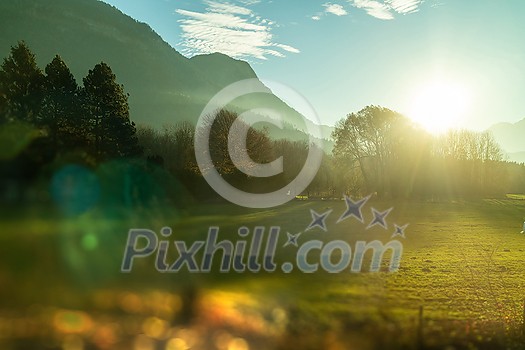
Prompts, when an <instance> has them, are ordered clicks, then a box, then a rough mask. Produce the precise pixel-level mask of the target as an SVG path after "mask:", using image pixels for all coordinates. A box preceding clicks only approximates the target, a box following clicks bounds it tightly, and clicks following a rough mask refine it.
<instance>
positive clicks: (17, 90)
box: [0, 41, 44, 123]
mask: <svg viewBox="0 0 525 350" xmlns="http://www.w3.org/2000/svg"><path fill="white" fill-rule="evenodd" d="M43 81H44V76H43V74H42V71H41V70H40V69H39V68H38V66H37V64H36V59H35V55H34V54H33V53H32V52H31V51H30V50H29V48H28V47H27V45H26V44H25V43H24V42H23V41H21V42H19V43H18V45H16V46H14V47H11V54H10V55H9V56H8V57H7V58H5V59H4V62H3V63H2V66H1V69H0V99H2V100H3V101H0V107H1V106H2V105H3V107H4V115H5V116H6V117H5V119H8V120H9V119H16V120H21V121H27V122H30V123H33V122H35V119H36V117H37V115H38V114H39V111H40V107H41V103H42V97H43ZM0 112H1V111H0Z"/></svg>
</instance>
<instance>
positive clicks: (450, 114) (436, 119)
mask: <svg viewBox="0 0 525 350" xmlns="http://www.w3.org/2000/svg"><path fill="white" fill-rule="evenodd" d="M469 105H470V94H469V91H468V90H467V89H465V88H464V87H463V86H461V85H459V84H456V83H452V82H448V81H434V82H431V83H428V84H425V85H422V86H420V87H419V88H418V89H417V90H416V91H415V92H414V93H413V95H412V98H411V100H410V104H409V110H408V113H407V114H408V116H409V117H410V118H411V119H412V120H414V121H415V122H416V123H419V124H420V125H421V126H423V127H424V128H425V129H426V130H428V131H429V132H431V133H435V134H438V133H442V132H444V131H447V130H449V129H452V128H455V127H458V126H460V125H461V122H462V120H463V119H464V117H465V115H466V113H467V111H468V108H469Z"/></svg>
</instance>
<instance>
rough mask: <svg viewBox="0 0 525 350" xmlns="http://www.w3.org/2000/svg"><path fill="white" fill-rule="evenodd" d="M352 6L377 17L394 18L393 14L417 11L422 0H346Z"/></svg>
mask: <svg viewBox="0 0 525 350" xmlns="http://www.w3.org/2000/svg"><path fill="white" fill-rule="evenodd" d="M348 1H349V2H350V3H351V4H352V6H354V7H356V8H359V9H363V10H365V11H366V13H368V14H369V15H370V16H373V17H375V18H378V19H383V20H389V19H394V16H395V14H409V13H413V12H417V11H418V10H419V5H421V3H422V0H348Z"/></svg>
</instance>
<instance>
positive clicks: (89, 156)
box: [0, 42, 525, 201]
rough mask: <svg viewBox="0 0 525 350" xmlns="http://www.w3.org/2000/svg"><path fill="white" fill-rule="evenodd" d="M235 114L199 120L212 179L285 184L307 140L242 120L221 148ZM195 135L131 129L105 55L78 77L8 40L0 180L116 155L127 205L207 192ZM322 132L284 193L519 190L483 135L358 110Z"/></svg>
mask: <svg viewBox="0 0 525 350" xmlns="http://www.w3.org/2000/svg"><path fill="white" fill-rule="evenodd" d="M237 116H238V115H237V113H235V112H232V111H228V110H224V109H223V110H218V111H216V113H215V115H213V116H208V119H207V120H206V121H205V123H204V124H205V126H206V127H208V128H209V129H210V130H211V132H210V135H209V144H210V156H211V158H212V160H213V164H214V166H215V168H216V169H217V170H218V171H219V173H220V174H221V176H222V177H223V178H224V179H225V180H227V181H228V182H229V183H231V184H232V185H234V186H235V187H237V188H240V189H243V190H245V191H250V192H253V193H267V192H270V191H275V190H277V189H280V188H282V187H284V186H285V185H287V184H289V183H290V182H291V181H292V180H293V179H294V178H295V177H296V176H297V175H298V174H299V172H300V171H301V169H302V167H303V165H304V162H305V160H306V157H307V154H308V150H309V147H312V145H310V144H309V143H308V141H290V140H286V139H279V140H275V139H272V138H271V137H270V136H269V133H268V130H267V129H264V128H257V129H256V128H253V127H247V126H246V127H247V128H248V132H247V140H246V142H245V143H241V144H237V145H228V134H229V132H230V129H231V128H232V126H234V122H235V121H236V120H237ZM235 125H237V127H238V126H239V124H238V123H237V124H235ZM199 132H203V131H202V130H200V129H199V130H195V127H194V125H192V124H190V123H187V122H182V123H177V124H174V125H170V126H165V127H164V129H163V130H156V129H153V128H151V127H148V126H140V127H136V126H135V124H134V123H133V122H132V121H131V120H130V112H129V106H128V95H127V94H126V93H125V91H124V87H123V86H122V85H120V84H118V83H117V80H116V76H115V74H114V73H113V72H112V70H111V68H110V67H109V65H107V64H106V63H104V62H101V63H99V64H97V65H95V67H93V68H92V69H91V70H89V71H88V73H87V75H86V76H85V77H84V78H83V79H82V84H81V85H78V84H77V82H76V80H75V78H74V76H73V75H72V73H71V71H70V70H69V68H68V66H67V64H66V63H65V62H64V61H63V60H62V58H61V57H60V56H59V55H57V56H55V57H54V58H53V60H52V61H51V62H50V63H49V64H48V65H47V66H46V67H45V69H44V70H41V69H40V68H39V67H38V65H37V62H36V58H35V55H34V54H33V53H32V52H31V51H30V49H29V48H28V46H27V45H26V44H25V43H24V42H19V43H18V44H17V45H16V46H13V47H12V48H11V53H10V55H9V56H8V57H6V58H5V59H4V61H3V63H2V65H1V67H0V177H2V178H4V179H6V178H18V179H20V178H25V179H27V180H28V181H31V180H34V179H35V178H37V177H38V176H40V175H42V173H46V169H47V168H46V167H49V164H54V163H57V162H58V163H61V162H62V163H67V162H76V163H80V164H83V165H86V166H88V167H91V168H93V169H96V168H97V167H100V165H103V164H105V163H107V162H109V161H113V160H121V161H123V162H124V163H125V164H127V165H126V166H119V167H117V168H118V169H117V170H111V171H113V172H114V173H118V174H120V175H118V176H117V175H114V176H113V178H114V180H113V182H112V184H113V185H109V186H108V190H107V192H108V193H109V192H112V193H113V192H114V191H117V192H118V191H121V190H123V191H125V192H126V193H125V194H124V195H122V197H123V198H127V199H126V201H129V198H132V197H133V196H137V193H142V195H140V196H142V197H149V198H151V197H153V195H151V193H153V192H155V191H153V190H152V188H153V187H155V186H156V187H157V188H158V190H157V193H161V192H165V193H169V196H172V197H174V196H181V193H180V191H179V190H180V189H181V188H183V189H184V191H183V192H184V193H185V194H188V195H189V196H191V197H193V198H197V199H210V198H216V194H215V193H214V191H213V190H212V189H211V188H210V187H209V186H208V185H207V184H206V182H205V180H204V179H203V176H202V174H201V173H200V169H199V167H198V166H197V163H196V157H195V148H194V140H195V134H196V133H197V134H198V133H199ZM332 137H333V141H334V147H333V150H331V152H326V154H325V157H324V158H323V161H322V163H321V167H320V169H319V171H318V173H317V176H316V177H315V178H314V180H313V181H312V183H311V184H310V185H309V186H308V187H307V189H306V190H305V191H304V192H303V193H293V195H307V196H310V197H340V196H341V194H342V193H347V194H353V195H366V194H369V193H376V194H377V195H378V196H384V197H404V198H413V197H416V198H436V197H438V198H442V197H443V198H449V197H457V196H487V195H489V196H493V195H497V196H499V195H503V194H505V193H524V192H525V167H524V166H523V165H519V164H515V163H510V162H506V161H505V159H504V153H503V151H502V150H501V148H500V147H499V145H498V144H497V142H496V141H495V140H494V138H493V137H492V136H491V135H490V134H489V133H486V132H483V133H477V132H473V131H467V130H452V131H449V132H448V133H445V134H443V135H440V136H434V135H430V134H428V133H427V132H425V131H424V130H422V129H421V128H420V127H418V126H417V125H416V124H414V123H413V122H412V121H411V120H410V119H408V118H406V117H405V116H403V115H402V114H400V113H397V112H395V111H392V110H390V109H388V108H385V107H381V106H367V107H365V108H363V109H362V110H360V111H358V112H356V113H350V114H348V115H347V117H346V118H344V119H342V120H341V121H339V122H338V123H337V125H336V126H335V128H334V132H333V135H332ZM306 139H307V137H306V135H305V140H306ZM241 148H246V149H245V150H244V149H241ZM8 150H9V151H8ZM232 150H233V151H234V152H235V151H236V150H240V151H243V152H244V151H246V153H247V154H248V155H249V156H250V158H251V159H252V160H253V161H254V162H256V163H268V162H271V161H273V160H274V159H276V158H278V157H281V156H282V157H283V164H284V169H283V170H284V171H283V172H282V173H280V174H279V175H276V176H272V177H269V178H257V177H252V176H249V175H247V174H245V173H244V172H243V171H241V170H240V169H238V167H237V166H238V164H235V162H234V161H233V160H232V157H231V154H230V151H232ZM57 159H58V161H57ZM246 166H249V164H247V165H246ZM130 167H135V168H134V169H135V170H133V171H131V170H130ZM104 169H106V170H105V171H106V173H108V172H109V173H110V172H111V171H108V170H107V169H108V168H107V167H105V168H104ZM152 169H157V170H152ZM159 169H160V171H161V172H162V174H163V175H159V173H158V171H159ZM132 174H134V175H132ZM152 174H157V175H152ZM50 176H51V175H50ZM152 176H153V178H152ZM155 176H157V177H155ZM146 178H147V179H146ZM122 179H124V180H122ZM122 181H124V182H125V184H122V183H120V182H122ZM115 183H118V184H119V185H116V186H115V185H114V184H115ZM154 183H156V185H153V184H154ZM167 183H176V184H177V186H174V187H173V188H175V189H177V190H172V191H171V192H170V191H168V190H166V189H163V188H162V186H163V184H167ZM146 184H149V185H146ZM145 187H148V188H147V189H146V188H145ZM115 189H117V190H115ZM177 191H179V193H177ZM128 192H133V193H135V194H134V195H131V194H130V193H128ZM147 192H151V193H150V194H149V195H146V193H147Z"/></svg>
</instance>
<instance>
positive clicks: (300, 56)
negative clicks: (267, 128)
mask: <svg viewBox="0 0 525 350" xmlns="http://www.w3.org/2000/svg"><path fill="white" fill-rule="evenodd" d="M106 2H108V3H110V4H112V5H114V6H116V7H117V8H119V9H120V10H121V11H122V12H124V13H126V14H128V15H130V16H131V17H133V18H135V19H137V20H139V21H142V22H146V23H148V24H149V25H150V26H151V27H152V28H153V29H154V30H155V31H156V32H157V33H159V34H160V35H161V36H162V37H163V38H164V40H166V41H167V42H168V43H170V44H171V45H172V46H173V47H174V48H175V49H177V50H178V51H179V52H181V53H183V54H184V55H186V56H188V57H190V56H192V55H195V54H201V53H208V52H214V51H220V52H223V53H226V54H228V55H230V56H232V57H235V58H239V59H243V60H247V61H248V62H250V64H251V65H252V67H253V68H254V70H255V72H256V73H257V74H258V76H259V77H261V78H266V79H271V80H276V81H279V82H281V83H284V84H286V85H288V86H290V87H292V88H294V89H295V90H296V91H298V92H299V93H301V94H302V95H304V96H305V97H306V98H307V99H308V100H309V102H310V103H311V104H312V105H313V106H314V108H315V109H316V110H317V112H318V114H319V116H320V118H321V120H322V122H323V123H325V124H332V125H333V124H334V123H335V122H336V121H337V120H339V119H341V118H343V117H345V115H346V114H348V113H350V112H356V111H358V110H359V109H361V108H363V107H364V106H366V105H370V104H379V105H382V106H385V107H388V108H391V109H394V110H397V111H399V112H402V113H405V114H407V115H409V116H411V117H413V118H414V119H417V120H419V121H423V119H424V118H437V116H436V115H435V114H434V115H433V114H432V113H429V114H428V115H426V114H425V115H423V114H424V113H423V112H421V108H420V110H419V111H418V112H414V110H415V108H414V105H415V102H421V101H424V103H426V104H425V106H427V107H428V109H439V110H441V106H442V105H453V107H450V108H449V111H451V113H450V115H451V116H452V119H454V120H453V122H454V126H459V127H468V128H471V129H475V130H481V129H484V128H487V127H489V126H490V125H492V124H494V123H497V122H500V121H509V122H515V121H518V120H520V119H522V118H524V117H525V40H523V37H522V36H523V33H525V21H523V18H525V1H522V0H497V1H496V0H461V1H460V0H426V1H420V0H341V1H314V0H269V1H264V0H230V1H228V2H226V1H214V0H205V1H204V0H191V1H190V0H106ZM436 84H438V85H439V86H441V90H439V89H432V88H429V86H435V85H436ZM458 86H459V87H460V89H461V91H462V93H461V94H459V95H461V97H460V98H459V99H461V101H459V102H458V101H452V102H451V101H450V97H449V98H448V100H447V98H446V97H443V99H441V100H440V99H439V98H437V97H439V96H437V97H436V101H431V102H428V100H429V98H428V96H426V97H421V92H422V91H427V90H428V91H431V92H430V94H431V95H432V96H435V95H443V93H442V92H441V93H440V92H439V91H442V90H443V89H445V90H447V89H448V90H450V91H456V90H455V89H456V87H458ZM436 91H438V92H436ZM457 91H459V90H457ZM427 95H428V94H427ZM445 95H446V94H445ZM453 102H454V103H453ZM419 104H421V103H419ZM449 123H451V121H450V120H449Z"/></svg>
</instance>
